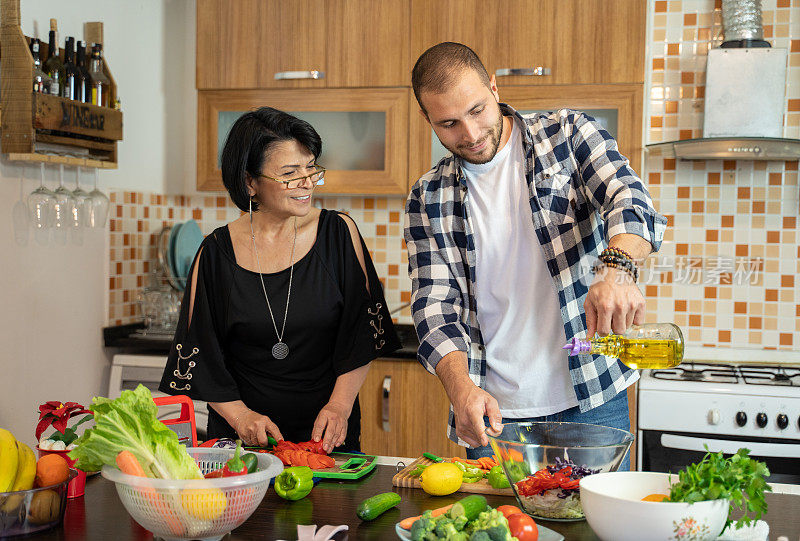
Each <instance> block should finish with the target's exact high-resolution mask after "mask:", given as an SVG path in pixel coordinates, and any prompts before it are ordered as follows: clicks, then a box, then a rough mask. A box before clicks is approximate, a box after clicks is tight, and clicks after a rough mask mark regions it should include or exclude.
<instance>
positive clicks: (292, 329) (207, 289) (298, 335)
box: [159, 209, 400, 450]
mask: <svg viewBox="0 0 800 541" xmlns="http://www.w3.org/2000/svg"><path fill="white" fill-rule="evenodd" d="M361 244H362V249H363V251H364V259H365V263H366V269H367V278H368V279H369V291H370V292H371V294H370V292H368V291H367V289H366V287H365V282H366V281H365V278H364V272H363V270H362V268H361V265H360V263H359V261H358V258H357V256H356V253H355V250H354V247H353V242H352V237H351V235H350V230H349V228H348V227H347V224H346V223H345V221H344V218H342V217H340V216H339V215H338V213H336V212H335V211H327V210H325V209H323V210H322V212H321V214H320V217H319V226H318V230H317V238H316V240H315V242H314V245H313V246H312V248H311V250H310V251H309V252H308V254H306V255H305V256H304V257H303V258H302V259H300V260H298V261H297V262H296V263H295V265H294V274H293V277H292V291H291V296H290V299H289V310H288V315H287V317H286V330H285V332H284V334H283V342H284V343H285V344H287V345H288V346H289V355H288V357H286V358H285V359H281V360H278V359H275V358H274V357H273V356H272V346H274V345H275V343H276V342H277V341H278V336H277V333H276V332H275V327H274V326H273V324H272V320H271V319H270V315H269V311H268V309H267V303H266V300H265V299H264V293H263V291H262V288H261V280H260V279H259V274H258V273H257V272H252V271H249V270H247V269H244V268H242V267H240V266H239V265H237V264H236V257H235V255H234V251H233V244H232V243H231V237H230V232H229V230H228V228H227V226H224V227H220V228H218V229H216V230H215V231H214V232H213V233H211V234H210V235H209V236H208V237H206V238H205V240H204V241H203V243H202V244H201V246H200V249H199V250H198V256H196V257H195V261H194V263H193V264H192V271H193V269H194V266H195V265H199V269H198V275H197V292H196V294H195V297H194V309H193V313H192V317H191V325H189V324H188V322H189V299H190V294H191V293H190V286H191V284H189V285H188V286H187V288H186V292H185V294H184V298H183V304H182V306H181V314H180V319H179V321H178V328H177V331H176V334H175V340H174V341H173V344H172V349H171V350H170V355H169V358H168V360H167V366H166V368H165V370H164V375H163V376H162V379H161V385H160V386H159V390H161V391H162V392H165V393H169V394H185V395H188V396H189V397H191V398H193V399H198V400H204V401H206V402H230V401H233V400H242V401H243V402H244V403H245V404H246V405H247V407H249V408H250V409H252V410H254V411H257V412H259V413H261V414H263V415H267V416H268V417H269V418H270V419H272V421H273V422H274V423H275V424H276V425H277V426H278V428H279V429H280V431H281V434H282V435H283V437H284V438H285V439H287V440H289V441H295V442H299V441H306V440H309V439H310V438H311V430H312V428H313V425H314V421H315V420H316V417H317V414H318V413H319V411H320V410H321V409H322V407H323V406H324V405H325V404H326V403H327V402H328V400H329V398H330V396H331V392H332V391H333V387H334V384H335V383H336V378H337V377H338V376H340V375H342V374H345V373H347V372H349V371H351V370H354V369H356V368H358V367H360V366H363V365H365V364H367V363H369V362H370V361H372V360H373V359H375V358H377V357H379V356H381V355H383V354H386V353H389V352H392V351H394V350H396V349H398V348H399V347H400V344H399V341H398V339H397V335H396V334H395V332H394V327H393V325H392V320H391V317H390V316H389V311H388V310H387V307H386V300H385V299H384V297H383V288H382V286H381V283H380V281H379V280H378V276H377V275H376V273H375V268H374V267H373V265H372V260H371V259H370V257H369V252H368V251H367V248H366V246H365V245H364V241H363V240H361ZM261 257H262V259H267V258H269V254H261ZM198 261H199V263H198ZM189 276H191V272H190V274H189ZM263 278H264V286H265V287H266V290H267V295H268V296H269V302H270V305H271V306H272V312H273V314H274V316H275V323H276V325H277V326H278V330H280V328H281V326H282V324H283V316H284V312H285V307H286V295H287V292H288V290H289V269H288V268H287V269H285V270H282V271H280V272H276V273H269V274H266V273H265V274H263ZM208 410H209V419H208V437H209V438H219V437H236V433H235V431H234V430H233V428H231V427H230V425H228V423H227V422H226V421H225V420H224V419H223V417H222V416H221V415H219V414H218V413H217V412H216V411H215V410H214V409H213V408H211V407H209V408H208ZM360 424H361V412H360V409H359V405H358V399H357V398H356V401H355V404H354V405H353V412H352V414H351V415H350V419H349V420H348V429H347V439H346V441H345V443H344V444H343V445H342V446H341V449H346V450H358V449H359V447H360V446H359V436H360V433H361V427H360Z"/></svg>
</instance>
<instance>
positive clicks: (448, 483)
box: [419, 462, 463, 496]
mask: <svg viewBox="0 0 800 541" xmlns="http://www.w3.org/2000/svg"><path fill="white" fill-rule="evenodd" d="M462 479H463V474H462V472H461V469H460V468H459V467H458V466H456V465H455V464H453V463H451V462H439V463H438V464H431V465H430V466H428V467H427V468H425V470H424V471H423V472H422V475H420V476H419V482H420V484H421V485H422V490H424V491H425V492H427V493H428V494H432V495H433V496H446V495H447V494H452V493H453V492H455V491H456V490H458V489H459V488H461V481H462Z"/></svg>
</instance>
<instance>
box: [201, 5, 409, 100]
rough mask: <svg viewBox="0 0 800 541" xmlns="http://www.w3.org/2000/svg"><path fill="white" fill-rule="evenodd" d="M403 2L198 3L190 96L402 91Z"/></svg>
mask: <svg viewBox="0 0 800 541" xmlns="http://www.w3.org/2000/svg"><path fill="white" fill-rule="evenodd" d="M410 11H411V8H410V5H409V3H408V0H380V1H376V0H197V88H198V89H224V88H240V89H245V88H344V87H351V88H352V87H387V86H408V85H409V84H410V83H409V77H410V75H409V74H410V72H411V65H410V64H409V62H410V45H409V41H410V30H409V16H410Z"/></svg>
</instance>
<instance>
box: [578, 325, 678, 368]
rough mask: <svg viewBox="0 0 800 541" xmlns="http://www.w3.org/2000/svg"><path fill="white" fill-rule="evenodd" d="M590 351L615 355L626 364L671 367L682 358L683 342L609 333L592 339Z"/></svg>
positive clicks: (676, 364)
mask: <svg viewBox="0 0 800 541" xmlns="http://www.w3.org/2000/svg"><path fill="white" fill-rule="evenodd" d="M591 353H599V354H601V355H608V356H611V357H617V358H618V359H619V360H620V361H622V362H623V363H625V364H626V365H627V366H629V367H631V368H633V369H635V370H641V369H644V368H672V367H673V366H678V365H679V364H681V361H682V360H683V342H682V341H679V340H660V339H649V338H637V339H630V338H624V337H622V336H617V335H613V334H612V335H609V336H606V337H603V338H595V339H593V340H592V350H591Z"/></svg>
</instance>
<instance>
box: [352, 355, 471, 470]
mask: <svg viewBox="0 0 800 541" xmlns="http://www.w3.org/2000/svg"><path fill="white" fill-rule="evenodd" d="M385 388H388V391H384V389H385ZM358 396H359V401H360V403H361V450H362V451H364V452H365V453H367V454H371V455H388V456H402V457H418V456H421V455H422V453H424V452H426V451H428V452H431V453H434V454H436V455H438V456H442V457H445V456H461V457H465V456H466V451H465V450H464V448H463V447H461V446H459V445H457V444H455V443H453V442H452V441H450V440H449V439H447V435H446V429H447V418H448V412H449V408H450V402H449V401H448V399H447V395H446V394H445V392H444V388H443V387H442V384H441V383H440V382H439V378H437V377H436V376H434V375H433V374H430V373H429V372H428V371H426V370H425V369H424V368H423V367H422V366H421V365H420V364H419V363H418V362H417V361H416V360H413V359H412V360H406V359H377V360H375V361H373V363H372V365H371V366H370V370H369V374H368V375H367V379H366V381H365V382H364V385H363V386H362V387H361V391H360V392H359V395H358ZM384 420H385V421H386V422H384Z"/></svg>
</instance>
